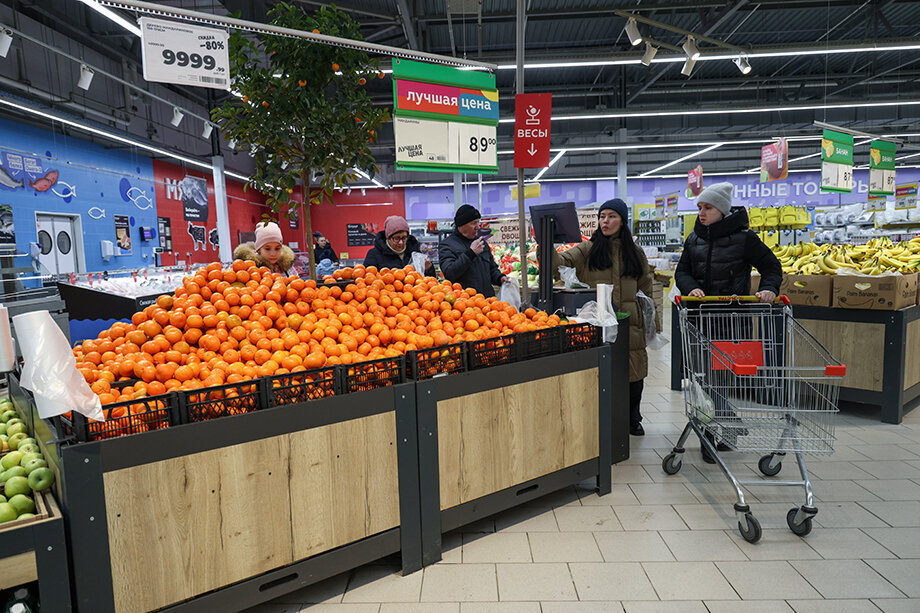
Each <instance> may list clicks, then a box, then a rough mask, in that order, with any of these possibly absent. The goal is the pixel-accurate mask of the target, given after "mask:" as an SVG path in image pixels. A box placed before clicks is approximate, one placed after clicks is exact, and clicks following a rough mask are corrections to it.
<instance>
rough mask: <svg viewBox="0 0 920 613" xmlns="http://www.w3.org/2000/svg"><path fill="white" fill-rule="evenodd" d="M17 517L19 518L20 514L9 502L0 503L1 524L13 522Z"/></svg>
mask: <svg viewBox="0 0 920 613" xmlns="http://www.w3.org/2000/svg"><path fill="white" fill-rule="evenodd" d="M17 517H19V513H17V512H16V507H14V506H13V505H11V504H10V503H8V502H2V503H0V524H5V523H6V522H8V521H13V520H14V519H16V518H17Z"/></svg>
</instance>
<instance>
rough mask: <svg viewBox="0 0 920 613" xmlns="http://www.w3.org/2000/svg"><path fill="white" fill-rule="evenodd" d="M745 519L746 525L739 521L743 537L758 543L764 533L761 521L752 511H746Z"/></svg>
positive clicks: (739, 528) (750, 541)
mask: <svg viewBox="0 0 920 613" xmlns="http://www.w3.org/2000/svg"><path fill="white" fill-rule="evenodd" d="M744 519H745V523H746V525H742V524H741V522H740V521H739V522H738V531H739V532H741V536H742V538H744V540H746V541H747V542H748V543H756V542H757V541H759V540H760V537H761V535H762V534H763V531H762V530H761V529H760V522H759V521H757V518H755V517H754V516H753V515H751V514H750V513H745V514H744Z"/></svg>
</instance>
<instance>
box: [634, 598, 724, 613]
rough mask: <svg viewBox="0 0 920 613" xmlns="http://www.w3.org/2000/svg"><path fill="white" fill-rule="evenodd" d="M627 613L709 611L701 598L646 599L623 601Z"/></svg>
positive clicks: (691, 612) (705, 612) (700, 612)
mask: <svg viewBox="0 0 920 613" xmlns="http://www.w3.org/2000/svg"><path fill="white" fill-rule="evenodd" d="M623 608H624V609H625V610H626V613H707V612H708V609H706V606H705V605H704V604H703V603H702V602H701V601H699V600H660V601H655V600H651V601H649V600H645V601H627V602H624V603H623Z"/></svg>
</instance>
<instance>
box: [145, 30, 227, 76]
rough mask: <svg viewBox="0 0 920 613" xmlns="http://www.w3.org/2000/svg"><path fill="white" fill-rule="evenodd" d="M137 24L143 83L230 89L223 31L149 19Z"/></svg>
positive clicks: (225, 35) (225, 34)
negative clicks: (139, 30)
mask: <svg viewBox="0 0 920 613" xmlns="http://www.w3.org/2000/svg"><path fill="white" fill-rule="evenodd" d="M139 23H140V26H141V56H142V59H143V64H144V78H145V79H146V80H148V81H157V82H159V83H176V84H178V85H196V86H198V87H210V88H212V89H225V90H229V89H230V59H229V55H228V52H227V47H228V44H227V39H228V35H227V32H226V31H224V30H218V29H216V28H202V27H200V26H192V25H189V24H186V23H179V22H176V21H165V20H163V19H154V18H152V17H141V18H140V20H139Z"/></svg>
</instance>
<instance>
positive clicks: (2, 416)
mask: <svg viewBox="0 0 920 613" xmlns="http://www.w3.org/2000/svg"><path fill="white" fill-rule="evenodd" d="M15 417H19V413H17V412H16V411H15V410H14V409H9V410H6V411H3V412H2V413H0V421H2V422H4V423H7V422H9V421H10V420H11V419H13V418H15Z"/></svg>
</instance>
